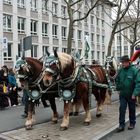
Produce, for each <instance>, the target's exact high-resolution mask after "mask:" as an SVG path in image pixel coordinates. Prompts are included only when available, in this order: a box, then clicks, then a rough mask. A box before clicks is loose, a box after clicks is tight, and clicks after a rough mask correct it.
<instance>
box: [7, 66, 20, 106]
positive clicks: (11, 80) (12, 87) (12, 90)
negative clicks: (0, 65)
mask: <svg viewBox="0 0 140 140" xmlns="http://www.w3.org/2000/svg"><path fill="white" fill-rule="evenodd" d="M8 90H9V96H10V99H11V105H12V106H16V105H18V91H17V81H16V78H15V74H14V72H13V69H12V68H10V69H9V71H8Z"/></svg>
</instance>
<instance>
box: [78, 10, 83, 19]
mask: <svg viewBox="0 0 140 140" xmlns="http://www.w3.org/2000/svg"><path fill="white" fill-rule="evenodd" d="M77 16H78V19H79V18H81V17H82V13H81V12H80V11H78V12H77Z"/></svg>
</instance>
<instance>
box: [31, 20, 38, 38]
mask: <svg viewBox="0 0 140 140" xmlns="http://www.w3.org/2000/svg"><path fill="white" fill-rule="evenodd" d="M31 34H32V35H37V21H35V20H31Z"/></svg>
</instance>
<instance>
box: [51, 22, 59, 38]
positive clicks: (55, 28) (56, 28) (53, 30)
mask: <svg viewBox="0 0 140 140" xmlns="http://www.w3.org/2000/svg"><path fill="white" fill-rule="evenodd" d="M57 30H58V25H54V24H53V25H52V35H53V38H58V37H57V35H58V31H57Z"/></svg>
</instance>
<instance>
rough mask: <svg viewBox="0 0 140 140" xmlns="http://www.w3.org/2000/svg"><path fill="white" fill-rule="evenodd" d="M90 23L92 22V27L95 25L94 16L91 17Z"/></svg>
mask: <svg viewBox="0 0 140 140" xmlns="http://www.w3.org/2000/svg"><path fill="white" fill-rule="evenodd" d="M90 21H91V25H94V16H92V15H91V17H90Z"/></svg>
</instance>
